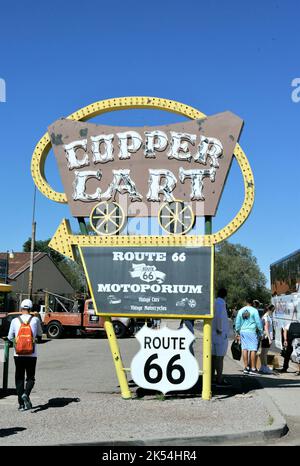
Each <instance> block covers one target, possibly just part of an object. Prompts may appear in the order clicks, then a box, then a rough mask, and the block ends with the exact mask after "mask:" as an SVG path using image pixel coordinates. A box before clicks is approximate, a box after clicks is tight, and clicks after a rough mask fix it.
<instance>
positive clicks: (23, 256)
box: [0, 252, 47, 280]
mask: <svg viewBox="0 0 300 466" xmlns="http://www.w3.org/2000/svg"><path fill="white" fill-rule="evenodd" d="M45 256H47V254H46V253H45V252H34V253H33V263H34V264H35V263H36V262H38V261H39V260H40V259H42V258H43V257H45ZM6 258H7V253H6V252H0V259H6ZM29 267H30V252H14V258H13V259H12V258H9V260H8V277H9V279H10V280H14V279H15V278H17V277H18V276H19V275H20V274H21V273H23V272H25V270H27V269H29Z"/></svg>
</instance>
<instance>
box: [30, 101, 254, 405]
mask: <svg viewBox="0 0 300 466" xmlns="http://www.w3.org/2000/svg"><path fill="white" fill-rule="evenodd" d="M132 108H139V109H151V108H152V109H159V110H165V111H169V112H173V113H177V114H179V115H181V116H184V117H186V118H187V119H188V120H189V121H185V122H183V123H176V124H171V125H165V126H145V127H128V126H122V127H119V126H105V125H98V124H92V123H87V122H86V121H87V120H88V119H90V118H93V117H95V116H97V115H101V114H104V113H106V112H111V111H116V110H124V109H132ZM242 126H243V121H242V119H241V118H240V117H238V116H237V115H235V114H233V113H231V112H229V111H225V112H223V113H218V114H216V115H211V116H206V115H205V114H203V113H202V112H200V111H199V110H197V109H195V108H193V107H190V106H188V105H185V104H183V103H180V102H175V101H173V100H168V99H161V98H157V97H121V98H115V99H107V100H103V101H98V102H95V103H93V104H91V105H88V106H87V107H84V108H81V109H79V110H77V111H76V112H74V113H72V114H71V115H69V116H68V117H66V118H61V119H59V120H56V121H55V122H54V123H52V124H50V126H49V127H48V132H47V133H46V134H44V136H43V137H42V138H41V139H40V141H39V142H38V143H37V145H36V147H35V150H34V152H33V156H32V163H31V172H32V176H33V179H34V182H35V184H36V186H37V188H38V189H39V190H40V191H41V192H42V194H43V195H45V196H46V197H47V198H49V199H51V200H53V201H55V202H58V203H64V204H65V203H68V205H69V207H70V211H71V214H72V215H73V216H74V217H76V218H77V219H78V222H79V225H80V230H81V234H73V232H72V230H71V227H70V224H69V221H68V220H67V219H63V220H62V221H61V223H60V225H59V226H58V228H57V230H56V232H55V234H54V235H53V237H52V240H51V242H50V243H49V245H50V246H51V247H52V248H53V249H55V250H56V251H58V252H60V253H62V254H64V255H65V256H66V257H68V258H70V259H72V260H75V258H76V257H78V252H79V255H80V257H81V260H82V263H83V267H84V269H85V273H86V277H87V281H88V284H89V290H90V293H91V295H92V299H93V304H94V308H95V309H96V310H97V313H98V314H99V315H103V316H104V320H105V329H106V332H107V336H108V340H109V343H110V347H111V351H112V355H113V360H114V364H115V367H116V372H117V376H118V380H119V383H120V387H121V392H122V396H123V398H130V397H131V393H130V390H129V387H128V383H127V379H126V375H125V372H124V367H123V364H122V359H121V355H120V351H119V347H118V343H117V339H116V337H115V333H114V330H113V326H112V321H111V316H124V315H126V316H133V317H135V316H137V315H138V316H144V317H164V318H182V319H195V318H202V319H203V320H204V325H203V389H202V396H203V398H204V399H209V398H210V397H211V390H210V383H211V322H212V318H213V283H214V268H213V264H214V260H213V258H214V245H215V244H217V243H219V242H221V241H223V240H225V239H226V238H228V237H230V236H231V235H232V234H233V233H234V232H235V231H236V230H237V229H238V228H239V227H240V226H241V225H242V224H243V223H244V222H245V220H246V219H247V217H248V216H249V214H250V212H251V209H252V206H253V203H254V179H253V174H252V170H251V167H250V165H249V162H248V160H247V157H246V155H245V154H244V152H243V150H242V148H241V147H240V145H239V143H238V140H239V136H240V133H241V130H242ZM51 148H52V149H53V151H54V154H55V157H56V161H57V163H58V168H59V172H60V176H61V180H62V183H63V186H64V192H57V191H55V190H54V189H53V188H52V187H51V186H50V184H49V183H48V181H47V179H46V176H45V162H46V159H47V156H48V154H49V152H50V149H51ZM233 157H234V158H235V159H236V161H237V163H238V164H239V167H240V169H241V172H242V177H243V182H244V193H245V195H244V200H243V204H242V206H241V208H240V210H239V211H238V213H237V214H236V215H235V217H234V218H233V219H232V220H231V221H230V222H229V223H228V225H225V226H224V227H223V228H221V229H220V230H219V231H216V232H213V231H212V229H211V218H212V217H213V216H215V215H216V213H217V209H218V205H219V202H220V199H221V196H222V192H223V188H224V186H225V183H226V179H227V176H228V173H229V170H230V167H231V163H232V160H233ZM133 217H138V218H139V217H146V218H151V222H157V226H158V231H159V233H158V234H157V235H137V234H134V235H129V234H126V233H124V232H125V227H126V223H127V220H128V218H133ZM199 217H205V233H206V234H204V235H199V234H196V233H195V231H197V230H196V229H195V230H193V227H194V226H195V221H196V220H197V218H199ZM86 221H88V222H89V225H87V224H86ZM161 335H162V336H163V332H162V333H161ZM166 336H167V335H166ZM146 337H147V338H148V339H149V338H150V334H149V335H148V334H147V335H146V336H145V338H146ZM151 338H152V337H151ZM155 338H156V337H155ZM155 338H154V339H153V341H154V340H155ZM157 338H158V337H157ZM148 339H147V341H148ZM145 341H146V340H145ZM155 342H158V339H156V340H155ZM184 346H185V347H186V348H187V356H189V354H188V351H189V350H188V341H187V343H186V344H185V345H184ZM146 349H147V350H148V349H149V351H150V349H151V351H152V350H153V348H148V347H147V348H146ZM154 349H155V347H154ZM146 356H147V358H148V359H147V361H148V360H149V358H153V357H156V353H153V354H152V353H151V354H150V353H149V355H148V353H147V355H146ZM174 357H175V359H174ZM185 357H186V356H185V355H184V354H182V356H178V355H173V354H171V353H170V354H169V359H168V357H166V358H165V357H160V359H161V360H160V364H161V370H162V372H163V374H165V375H164V376H163V377H165V376H166V380H165V381H164V382H163V384H162V386H161V388H160V389H161V390H162V391H163V392H166V391H169V390H170V389H171V388H172V385H179V381H180V383H181V378H182V377H183V376H182V377H181V375H180V372H182V371H180V370H179V369H178V368H177V369H176V367H175V366H176V364H177V363H178V361H177V359H178V358H182V361H183V360H185ZM170 358H171V359H170ZM188 359H189V358H188ZM151 361H152V359H151ZM170 361H171V362H170ZM148 362H149V361H148ZM174 362H175V366H174V364H173V363H174ZM145 364H146V363H145ZM148 365H149V364H148ZM134 367H135V364H133V368H132V370H133V372H134V371H135V369H134ZM147 367H148V366H147ZM187 369H188V368H187ZM178 370H179V372H178ZM183 370H184V371H185V368H184V367H183ZM178 374H179V375H178ZM148 375H149V374H148ZM197 376H198V369H197V368H196V365H195V367H194V369H193V377H194V379H193V380H187V381H186V382H183V380H184V378H183V379H182V383H183V386H185V385H184V384H185V383H186V384H187V386H190V384H192V383H193V381H194V380H196V379H197ZM147 377H148V376H147ZM149 377H150V378H153V376H152V374H151V373H150V375H149ZM149 377H148V378H149ZM170 378H171V379H170ZM170 380H171V382H172V381H173V382H172V383H171V385H170V386H169V385H168V384H169V383H170ZM143 383H146V382H143ZM149 383H150V382H149Z"/></svg>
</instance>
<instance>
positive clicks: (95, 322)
mask: <svg viewBox="0 0 300 466" xmlns="http://www.w3.org/2000/svg"><path fill="white" fill-rule="evenodd" d="M40 315H41V319H42V325H43V330H44V332H45V333H47V336H48V338H61V336H62V335H63V333H64V332H66V333H67V332H68V333H74V334H78V333H79V334H96V333H98V332H101V331H103V330H104V318H103V317H101V316H99V315H97V314H96V312H95V309H94V306H93V301H92V300H91V299H87V300H86V301H85V303H84V308H83V312H65V311H61V312H52V311H50V312H45V310H44V309H43V310H42V311H41V312H40ZM112 323H113V326H114V331H115V334H116V336H117V337H119V338H122V337H125V336H126V335H133V333H134V330H135V325H134V321H133V319H129V318H123V317H112Z"/></svg>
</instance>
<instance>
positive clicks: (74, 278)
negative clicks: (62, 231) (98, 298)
mask: <svg viewBox="0 0 300 466" xmlns="http://www.w3.org/2000/svg"><path fill="white" fill-rule="evenodd" d="M49 242H50V238H49V239H46V240H40V241H35V246H34V250H35V252H45V253H47V254H49V256H50V257H51V259H52V260H53V262H54V263H55V264H56V265H57V267H58V268H59V270H60V271H61V272H62V274H63V275H64V276H65V277H66V279H67V280H68V282H69V283H70V284H71V285H72V287H73V288H74V290H75V291H76V292H84V291H85V290H86V281H85V275H84V271H83V267H82V265H81V263H79V262H74V261H72V260H70V259H67V258H66V257H65V256H63V255H62V254H60V253H59V252H56V251H54V249H52V248H50V247H49ZM30 248H31V238H28V240H27V241H26V242H25V243H24V244H23V251H24V252H30Z"/></svg>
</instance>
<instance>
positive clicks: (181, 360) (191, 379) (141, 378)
mask: <svg viewBox="0 0 300 466" xmlns="http://www.w3.org/2000/svg"><path fill="white" fill-rule="evenodd" d="M136 338H137V340H138V341H139V343H140V345H141V348H140V351H139V352H138V353H137V354H136V355H135V356H134V358H133V360H132V363H131V376H132V379H133V381H134V382H135V383H136V384H137V385H138V386H139V387H142V388H146V389H150V390H157V391H160V392H162V393H164V394H165V393H168V392H172V391H178V390H188V389H189V388H191V387H193V386H194V385H195V384H196V382H197V381H198V377H199V367H198V363H197V361H196V359H195V357H194V356H193V355H192V353H191V352H190V345H191V343H192V342H193V341H194V340H195V337H194V335H193V334H192V332H190V331H189V329H188V328H187V327H186V326H183V328H181V329H180V330H171V329H170V328H168V327H164V328H162V329H160V330H153V329H151V328H148V327H147V326H146V325H144V327H142V329H141V330H140V331H139V332H138V333H137V334H136Z"/></svg>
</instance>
